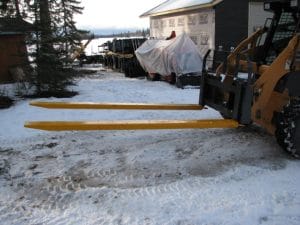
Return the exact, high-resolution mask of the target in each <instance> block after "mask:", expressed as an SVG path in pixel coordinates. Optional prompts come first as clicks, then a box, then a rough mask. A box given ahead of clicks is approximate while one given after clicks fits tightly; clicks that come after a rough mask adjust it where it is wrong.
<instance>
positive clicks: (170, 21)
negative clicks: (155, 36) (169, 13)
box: [169, 19, 175, 27]
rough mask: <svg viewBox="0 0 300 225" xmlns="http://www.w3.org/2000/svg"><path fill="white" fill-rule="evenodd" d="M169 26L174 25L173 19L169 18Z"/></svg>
mask: <svg viewBox="0 0 300 225" xmlns="http://www.w3.org/2000/svg"><path fill="white" fill-rule="evenodd" d="M169 27H175V19H169Z"/></svg>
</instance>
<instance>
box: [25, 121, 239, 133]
mask: <svg viewBox="0 0 300 225" xmlns="http://www.w3.org/2000/svg"><path fill="white" fill-rule="evenodd" d="M24 126H25V127H27V128H32V129H40V130H47V131H66V130H154V129H195V128H199V129H201V128H237V127H238V126H239V124H238V122H237V121H235V120H228V119H227V120H225V119H219V120H125V121H124V120H123V121H116V120H114V121H36V122H27V123H25V125H24Z"/></svg>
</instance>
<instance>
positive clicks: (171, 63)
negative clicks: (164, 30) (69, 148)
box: [135, 33, 203, 76]
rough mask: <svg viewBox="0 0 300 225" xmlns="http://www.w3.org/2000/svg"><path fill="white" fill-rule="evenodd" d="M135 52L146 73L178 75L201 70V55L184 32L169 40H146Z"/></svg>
mask: <svg viewBox="0 0 300 225" xmlns="http://www.w3.org/2000/svg"><path fill="white" fill-rule="evenodd" d="M135 54H136V57H137V59H138V60H139V62H140V64H141V66H142V67H143V68H144V69H145V70H146V71H147V72H148V73H159V74H160V75H162V76H167V75H170V74H171V73H172V72H173V73H176V75H177V76H179V75H182V74H188V73H199V72H201V71H202V62H203V60H202V57H201V55H200V53H199V51H198V49H197V46H196V45H195V44H194V42H193V41H192V40H191V39H190V38H189V36H188V35H186V34H185V33H183V34H181V35H179V36H178V37H176V38H174V39H171V40H147V41H146V42H144V44H142V45H141V46H140V47H139V48H138V49H137V50H136V51H135Z"/></svg>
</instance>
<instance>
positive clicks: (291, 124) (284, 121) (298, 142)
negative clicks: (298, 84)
mask: <svg viewBox="0 0 300 225" xmlns="http://www.w3.org/2000/svg"><path fill="white" fill-rule="evenodd" d="M276 122H277V124H276V132H275V136H276V139H277V142H278V144H279V145H280V146H281V147H282V148H283V149H284V150H285V151H287V152H288V153H289V154H291V155H293V156H294V157H297V158H299V157H300V99H299V97H298V98H295V99H291V100H290V102H289V103H288V104H287V105H286V106H285V107H284V108H283V110H282V112H281V113H279V115H278V117H277V121H276Z"/></svg>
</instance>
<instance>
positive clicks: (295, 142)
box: [25, 0, 300, 157]
mask: <svg viewBox="0 0 300 225" xmlns="http://www.w3.org/2000/svg"><path fill="white" fill-rule="evenodd" d="M264 10H266V11H270V12H273V18H271V19H268V20H267V22H266V23H265V26H264V27H263V28H262V29H260V30H258V31H256V32H255V33H253V34H252V35H251V36H249V37H248V38H246V39H245V40H243V41H242V42H241V43H240V44H239V45H238V46H237V47H236V48H235V49H234V51H233V52H231V53H230V54H229V55H228V57H227V59H226V60H225V61H224V62H223V63H222V64H220V65H219V67H217V69H216V71H214V72H208V71H207V70H206V69H205V68H206V58H207V56H208V55H209V52H208V53H207V54H206V56H205V57H204V62H203V73H202V76H201V87H200V97H199V105H164V104H161V105H158V104H124V103H123V104H117V103H106V104H105V103H60V102H33V103H31V104H32V105H34V106H39V107H45V108H66V109H79V108H80V109H122V110H124V109H126V110H131V109H138V110H147V109H148V110H155V109H157V110H201V109H204V108H205V106H209V107H211V108H214V109H216V110H217V111H219V112H220V113H221V114H222V115H223V117H224V119H223V120H181V121H178V120H177V121H118V122H116V121H95V122H93V121H82V122H79V121H78V122H76V121H74V122H63V121H53V122H50V121H37V122H27V123H26V124H25V127H28V128H35V129H43V130H56V131H59V130H107V129H109V130H117V129H118V130H119V129H120V130H125V129H184V128H217V127H219V128H234V127H238V126H240V125H249V124H251V123H255V124H258V125H260V126H261V127H263V128H265V129H266V130H267V131H268V132H269V133H270V134H272V135H274V136H275V137H276V139H277V141H278V143H279V145H280V146H282V148H283V149H285V150H286V151H288V152H289V153H291V154H292V155H293V156H296V157H299V156H300V34H299V33H298V32H299V21H300V0H267V1H265V2H264ZM233 32H234V31H233Z"/></svg>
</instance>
